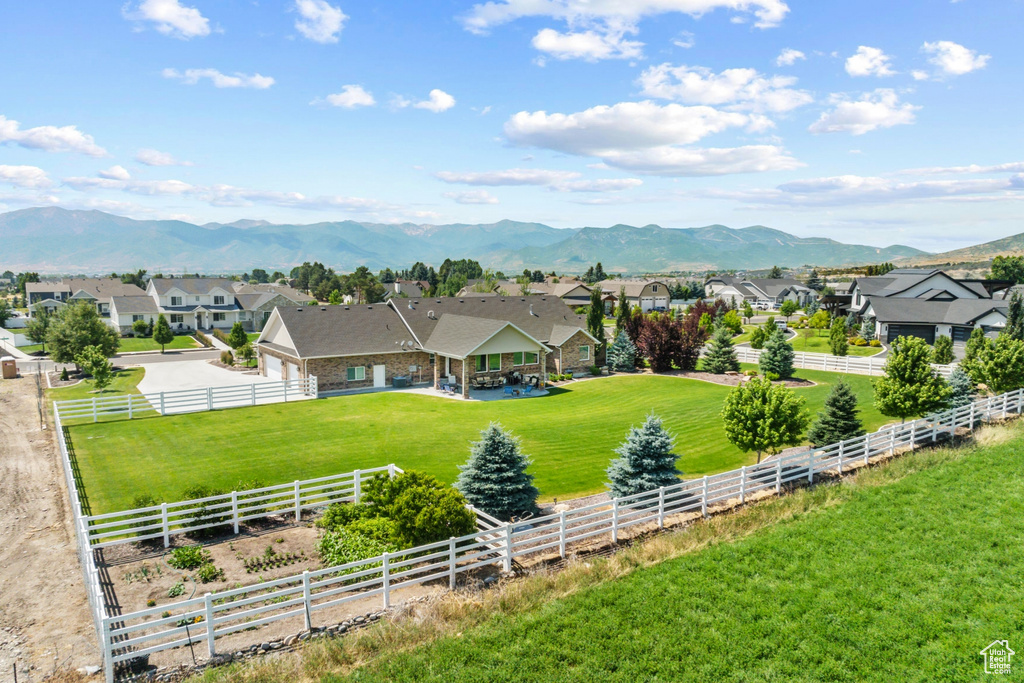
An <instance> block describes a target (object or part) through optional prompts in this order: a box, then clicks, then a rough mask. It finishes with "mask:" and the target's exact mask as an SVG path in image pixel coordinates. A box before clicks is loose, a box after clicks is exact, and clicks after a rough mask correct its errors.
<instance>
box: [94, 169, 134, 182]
mask: <svg viewBox="0 0 1024 683" xmlns="http://www.w3.org/2000/svg"><path fill="white" fill-rule="evenodd" d="M97 175H99V177H101V178H110V179H112V180H128V179H130V178H131V177H132V174H131V173H129V172H128V169H127V168H125V167H124V166H111V167H110V168H108V169H107V170H105V171H100V172H99V173H98V174H97Z"/></svg>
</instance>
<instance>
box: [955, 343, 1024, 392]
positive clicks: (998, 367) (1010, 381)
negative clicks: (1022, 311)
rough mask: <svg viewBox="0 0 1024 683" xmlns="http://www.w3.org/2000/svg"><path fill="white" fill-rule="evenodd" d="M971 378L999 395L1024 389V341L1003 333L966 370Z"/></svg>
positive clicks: (982, 350)
mask: <svg viewBox="0 0 1024 683" xmlns="http://www.w3.org/2000/svg"><path fill="white" fill-rule="evenodd" d="M965 369H966V370H967V371H968V372H969V373H970V375H971V379H973V380H974V381H975V382H977V383H979V384H984V385H986V386H987V387H988V388H989V391H992V392H993V393H996V394H1002V393H1005V392H1007V391H1013V390H1015V389H1020V388H1021V387H1024V340H1020V339H1014V338H1013V337H1010V336H1009V335H1006V334H1000V335H999V336H998V337H996V339H995V341H992V340H991V339H985V343H984V346H982V347H981V349H980V350H979V351H978V352H977V354H976V356H975V358H974V359H973V360H972V362H971V363H970V364H969V366H968V367H967V368H965Z"/></svg>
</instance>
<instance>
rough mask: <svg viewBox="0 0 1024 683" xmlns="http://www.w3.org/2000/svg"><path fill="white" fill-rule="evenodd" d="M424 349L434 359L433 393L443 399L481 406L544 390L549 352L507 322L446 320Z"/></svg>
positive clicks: (446, 317)
mask: <svg viewBox="0 0 1024 683" xmlns="http://www.w3.org/2000/svg"><path fill="white" fill-rule="evenodd" d="M425 346H426V347H427V350H428V351H429V352H430V353H432V354H434V363H433V365H434V388H433V390H434V391H436V392H440V393H441V394H446V395H459V396H461V397H462V398H464V399H470V398H477V399H478V400H479V399H480V398H481V397H483V396H488V397H490V395H492V394H493V395H494V396H495V397H496V398H505V397H517V396H531V395H538V394H539V393H540V392H541V391H542V390H543V389H544V385H545V379H546V375H545V372H546V367H547V355H548V353H550V352H551V349H549V348H548V347H547V346H545V345H544V344H543V343H542V342H540V341H538V340H537V339H534V338H533V337H531V336H530V335H528V334H527V333H526V332H523V331H522V330H521V329H519V328H518V327H516V326H515V325H513V324H512V323H510V322H507V321H502V320H487V319H479V318H469V317H464V316H453V315H445V316H443V318H442V319H441V320H440V321H439V322H438V324H437V326H436V327H435V328H434V331H433V333H432V334H431V335H430V339H428V340H427V343H426V344H425ZM485 400H486V399H485Z"/></svg>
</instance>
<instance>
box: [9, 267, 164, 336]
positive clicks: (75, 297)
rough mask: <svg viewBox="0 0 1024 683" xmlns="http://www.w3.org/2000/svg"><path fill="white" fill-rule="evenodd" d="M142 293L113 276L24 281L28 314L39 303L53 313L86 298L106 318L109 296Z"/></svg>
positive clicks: (142, 293)
mask: <svg viewBox="0 0 1024 683" xmlns="http://www.w3.org/2000/svg"><path fill="white" fill-rule="evenodd" d="M145 294H146V293H145V292H144V291H142V290H141V289H139V288H138V287H136V286H135V285H126V284H125V283H123V282H121V281H120V280H118V279H116V278H69V279H66V280H58V281H56V282H29V283H26V285H25V295H26V297H27V298H28V310H29V316H32V315H35V312H36V309H37V307H39V306H42V307H43V308H45V309H47V311H48V312H50V313H53V312H54V311H56V310H57V309H58V308H62V307H64V306H66V305H68V304H69V303H72V302H75V301H88V302H90V303H91V304H93V305H95V306H96V312H97V313H99V314H100V316H101V317H103V318H105V319H107V320H108V321H109V320H110V303H111V299H112V298H113V297H121V296H144V295H145ZM110 324H112V325H113V324H114V323H113V322H111V323H110Z"/></svg>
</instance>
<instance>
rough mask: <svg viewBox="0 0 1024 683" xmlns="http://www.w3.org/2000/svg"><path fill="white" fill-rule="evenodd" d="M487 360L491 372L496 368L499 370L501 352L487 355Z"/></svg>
mask: <svg viewBox="0 0 1024 683" xmlns="http://www.w3.org/2000/svg"><path fill="white" fill-rule="evenodd" d="M487 360H488V361H489V363H488V364H489V365H490V366H491V372H496V371H498V370H501V354H500V353H492V354H491V355H489V356H487Z"/></svg>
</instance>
